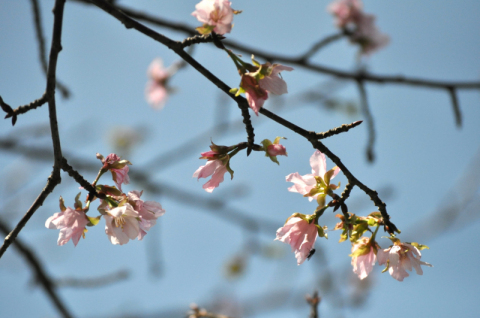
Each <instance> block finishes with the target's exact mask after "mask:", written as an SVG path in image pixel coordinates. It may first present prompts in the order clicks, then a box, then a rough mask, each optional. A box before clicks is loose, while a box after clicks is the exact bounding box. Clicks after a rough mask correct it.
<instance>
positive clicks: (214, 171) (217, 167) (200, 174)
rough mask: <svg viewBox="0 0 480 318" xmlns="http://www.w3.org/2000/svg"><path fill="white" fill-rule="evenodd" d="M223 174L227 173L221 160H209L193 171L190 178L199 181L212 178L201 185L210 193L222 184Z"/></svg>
mask: <svg viewBox="0 0 480 318" xmlns="http://www.w3.org/2000/svg"><path fill="white" fill-rule="evenodd" d="M225 172H227V167H226V165H225V164H224V163H223V162H222V160H219V159H217V160H209V161H208V162H207V164H206V165H204V166H201V167H200V168H198V169H197V171H195V173H194V174H193V176H192V178H197V179H200V178H207V177H209V176H212V178H211V179H210V180H209V181H207V183H205V184H204V185H203V188H204V189H205V191H207V192H212V191H213V189H215V188H216V187H218V186H219V184H220V183H221V182H223V175H224V174H225ZM232 178H233V175H232Z"/></svg>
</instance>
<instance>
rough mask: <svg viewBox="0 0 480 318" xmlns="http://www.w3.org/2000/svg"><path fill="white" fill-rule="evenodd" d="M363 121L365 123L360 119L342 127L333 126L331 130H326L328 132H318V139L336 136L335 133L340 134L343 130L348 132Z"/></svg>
mask: <svg viewBox="0 0 480 318" xmlns="http://www.w3.org/2000/svg"><path fill="white" fill-rule="evenodd" d="M361 123H363V121H362V120H358V121H354V122H353V123H351V124H344V125H342V126H340V127H336V128H332V129H330V130H329V131H326V132H323V133H317V134H316V135H317V139H318V140H321V139H325V138H328V137H331V136H334V135H338V134H340V133H342V132H347V131H349V130H350V129H352V128H355V127H357V126H358V125H360V124H361Z"/></svg>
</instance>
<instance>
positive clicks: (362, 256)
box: [351, 237, 377, 279]
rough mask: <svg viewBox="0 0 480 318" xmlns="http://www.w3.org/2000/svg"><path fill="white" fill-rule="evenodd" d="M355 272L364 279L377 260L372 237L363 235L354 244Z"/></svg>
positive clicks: (353, 260) (353, 261)
mask: <svg viewBox="0 0 480 318" xmlns="http://www.w3.org/2000/svg"><path fill="white" fill-rule="evenodd" d="M351 255H352V266H353V272H354V273H355V274H357V275H358V278H360V279H364V278H365V277H367V276H368V274H370V272H371V271H372V269H373V265H375V262H376V260H377V256H376V255H375V249H374V248H373V246H372V243H371V241H370V238H367V237H362V238H361V239H359V240H358V241H357V242H356V243H355V244H353V245H352V254H351Z"/></svg>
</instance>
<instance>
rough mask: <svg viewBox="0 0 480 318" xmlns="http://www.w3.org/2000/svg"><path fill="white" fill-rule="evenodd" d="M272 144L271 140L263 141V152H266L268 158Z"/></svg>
mask: <svg viewBox="0 0 480 318" xmlns="http://www.w3.org/2000/svg"><path fill="white" fill-rule="evenodd" d="M271 144H272V142H271V141H270V139H263V140H262V145H263V150H265V156H267V157H268V153H267V147H268V146H270V145H271Z"/></svg>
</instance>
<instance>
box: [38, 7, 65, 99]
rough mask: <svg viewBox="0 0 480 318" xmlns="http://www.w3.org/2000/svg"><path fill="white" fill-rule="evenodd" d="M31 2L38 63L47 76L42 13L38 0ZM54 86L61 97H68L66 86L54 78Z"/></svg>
mask: <svg viewBox="0 0 480 318" xmlns="http://www.w3.org/2000/svg"><path fill="white" fill-rule="evenodd" d="M30 2H31V3H32V11H33V17H34V19H33V20H34V25H35V35H36V36H37V42H38V53H39V59H40V65H41V66H42V71H43V73H44V74H45V76H47V71H48V62H47V56H46V54H45V52H46V49H45V38H44V36H43V28H42V15H41V12H40V7H39V6H38V0H30ZM56 87H57V88H58V90H59V91H60V93H61V94H62V97H63V98H69V97H70V91H69V90H68V88H67V87H66V86H65V85H63V84H62V83H60V81H58V80H56Z"/></svg>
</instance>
